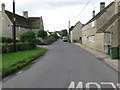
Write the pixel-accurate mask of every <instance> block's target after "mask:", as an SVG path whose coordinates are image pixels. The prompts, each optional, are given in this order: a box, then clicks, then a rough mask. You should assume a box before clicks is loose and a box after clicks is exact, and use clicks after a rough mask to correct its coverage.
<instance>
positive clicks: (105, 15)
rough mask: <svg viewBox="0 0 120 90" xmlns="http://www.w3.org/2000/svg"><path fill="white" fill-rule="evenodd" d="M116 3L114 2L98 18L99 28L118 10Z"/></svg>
mask: <svg viewBox="0 0 120 90" xmlns="http://www.w3.org/2000/svg"><path fill="white" fill-rule="evenodd" d="M115 6H116V3H113V4H112V5H111V6H110V7H109V8H108V9H107V11H106V12H104V13H103V14H102V15H101V17H99V18H98V19H97V30H98V29H100V28H101V27H102V26H103V25H104V24H105V23H106V22H107V21H108V20H109V19H110V18H111V17H112V16H114V14H115V13H116V12H117V11H116V7H115Z"/></svg>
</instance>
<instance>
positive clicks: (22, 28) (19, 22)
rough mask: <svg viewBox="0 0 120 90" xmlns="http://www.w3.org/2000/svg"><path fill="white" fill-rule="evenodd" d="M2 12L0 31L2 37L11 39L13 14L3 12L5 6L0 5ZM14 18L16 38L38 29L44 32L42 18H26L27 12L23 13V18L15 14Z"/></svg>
mask: <svg viewBox="0 0 120 90" xmlns="http://www.w3.org/2000/svg"><path fill="white" fill-rule="evenodd" d="M1 7H2V11H0V19H1V20H0V23H1V24H0V27H2V28H0V31H1V32H2V36H7V37H12V28H13V13H12V12H9V11H7V10H5V4H2V5H1ZM15 18H16V37H17V38H18V37H19V35H20V34H21V33H23V32H27V31H34V32H36V31H37V30H39V29H43V30H44V25H43V20H42V17H28V11H24V12H23V16H20V15H17V14H15Z"/></svg>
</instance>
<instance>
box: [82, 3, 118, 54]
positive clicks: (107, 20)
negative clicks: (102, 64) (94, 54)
mask: <svg viewBox="0 0 120 90" xmlns="http://www.w3.org/2000/svg"><path fill="white" fill-rule="evenodd" d="M101 4H104V3H101ZM103 6H104V5H103ZM119 7H120V5H119V2H112V3H111V4H109V5H108V6H107V7H104V8H102V9H101V11H100V12H99V13H98V14H97V15H95V16H94V17H93V18H92V19H91V20H90V21H89V22H88V23H87V24H86V25H85V26H84V27H83V28H82V38H83V39H82V42H83V45H85V46H87V47H89V48H92V49H95V50H97V51H101V52H104V53H106V54H108V53H109V46H112V47H118V45H119V44H120V42H119V40H120V39H119V36H118V35H119V34H118V33H120V28H119V17H120V10H119Z"/></svg>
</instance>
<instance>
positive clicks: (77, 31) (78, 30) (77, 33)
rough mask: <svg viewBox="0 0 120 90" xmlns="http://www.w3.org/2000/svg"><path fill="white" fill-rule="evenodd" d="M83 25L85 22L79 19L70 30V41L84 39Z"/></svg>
mask: <svg viewBox="0 0 120 90" xmlns="http://www.w3.org/2000/svg"><path fill="white" fill-rule="evenodd" d="M82 27H83V24H82V23H81V22H80V21H79V22H77V23H76V25H75V26H74V27H73V28H72V30H70V41H71V42H75V41H76V42H81V41H82Z"/></svg>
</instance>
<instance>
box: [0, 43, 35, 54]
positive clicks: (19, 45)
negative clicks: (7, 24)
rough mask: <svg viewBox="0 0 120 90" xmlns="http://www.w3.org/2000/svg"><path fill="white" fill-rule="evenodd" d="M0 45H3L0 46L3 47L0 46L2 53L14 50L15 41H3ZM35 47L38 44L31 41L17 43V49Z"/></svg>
mask: <svg viewBox="0 0 120 90" xmlns="http://www.w3.org/2000/svg"><path fill="white" fill-rule="evenodd" d="M0 45H1V46H0V47H2V48H0V49H1V51H2V53H8V52H12V50H13V43H1V44H0ZM35 47H36V46H35V45H34V44H33V43H31V42H17V43H16V50H17V51H25V50H31V49H33V48H35Z"/></svg>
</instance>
